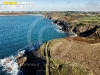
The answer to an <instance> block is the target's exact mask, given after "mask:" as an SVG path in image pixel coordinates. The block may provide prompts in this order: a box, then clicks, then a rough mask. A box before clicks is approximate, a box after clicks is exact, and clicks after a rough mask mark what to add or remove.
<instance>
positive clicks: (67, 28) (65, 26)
mask: <svg viewBox="0 0 100 75" xmlns="http://www.w3.org/2000/svg"><path fill="white" fill-rule="evenodd" d="M53 23H55V24H57V25H59V26H61V27H62V30H63V31H65V32H69V33H70V32H71V28H72V26H71V25H69V24H68V23H66V22H64V21H62V20H54V21H53Z"/></svg>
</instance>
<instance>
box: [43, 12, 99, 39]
mask: <svg viewBox="0 0 100 75" xmlns="http://www.w3.org/2000/svg"><path fill="white" fill-rule="evenodd" d="M44 15H45V16H44V17H46V18H49V19H52V20H53V22H54V23H55V24H57V25H59V26H61V27H62V30H63V31H65V32H67V33H75V34H77V35H78V36H83V37H91V38H100V26H99V25H95V24H90V25H85V24H82V23H79V24H76V23H73V24H72V23H70V22H69V21H67V19H65V18H63V17H61V14H59V13H47V14H44Z"/></svg>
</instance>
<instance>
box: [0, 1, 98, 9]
mask: <svg viewBox="0 0 100 75" xmlns="http://www.w3.org/2000/svg"><path fill="white" fill-rule="evenodd" d="M4 1H5V0H0V2H4ZM6 1H10V2H11V1H16V2H34V6H33V7H0V11H100V0H6Z"/></svg>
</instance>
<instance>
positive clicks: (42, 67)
mask: <svg viewBox="0 0 100 75" xmlns="http://www.w3.org/2000/svg"><path fill="white" fill-rule="evenodd" d="M43 15H44V16H43V17H46V18H49V19H51V20H53V22H54V23H55V24H57V25H59V26H61V27H62V30H63V31H64V32H67V33H75V34H77V36H75V37H66V38H61V39H54V40H50V41H48V42H46V43H44V44H42V45H41V46H40V47H38V48H37V49H35V50H32V51H25V53H24V54H22V56H20V57H18V58H17V60H16V62H17V63H18V65H19V70H21V71H23V73H24V75H99V74H100V18H99V17H98V16H99V15H100V13H99V12H48V13H43ZM20 75H21V74H20Z"/></svg>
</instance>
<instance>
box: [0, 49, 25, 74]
mask: <svg viewBox="0 0 100 75" xmlns="http://www.w3.org/2000/svg"><path fill="white" fill-rule="evenodd" d="M24 51H25V50H23V51H20V52H19V53H18V55H17V56H20V53H24ZM0 65H1V66H2V67H3V70H6V71H7V73H10V74H11V75H17V73H18V64H17V63H16V58H15V57H14V56H10V57H6V58H4V59H0ZM8 68H11V71H9V70H8Z"/></svg>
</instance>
